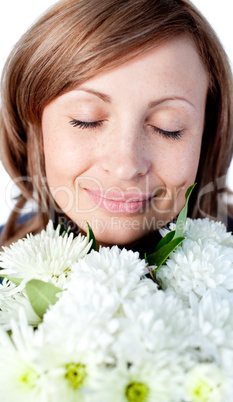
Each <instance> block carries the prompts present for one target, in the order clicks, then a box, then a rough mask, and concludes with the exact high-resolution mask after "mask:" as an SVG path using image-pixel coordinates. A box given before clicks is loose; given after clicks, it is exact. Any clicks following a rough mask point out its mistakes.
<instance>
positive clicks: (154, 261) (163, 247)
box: [145, 184, 196, 272]
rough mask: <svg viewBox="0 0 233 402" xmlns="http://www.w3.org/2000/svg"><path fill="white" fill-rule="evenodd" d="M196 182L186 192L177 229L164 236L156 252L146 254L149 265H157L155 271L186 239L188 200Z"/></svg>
mask: <svg viewBox="0 0 233 402" xmlns="http://www.w3.org/2000/svg"><path fill="white" fill-rule="evenodd" d="M195 185H196V184H193V185H192V186H190V187H189V188H188V190H187V191H186V194H185V199H186V202H185V206H184V207H183V208H182V210H181V211H180V213H179V215H178V218H177V221H176V230H173V231H172V232H168V233H167V235H166V236H165V237H163V238H162V239H161V240H160V241H159V243H158V244H157V247H156V248H155V251H154V253H152V254H150V255H149V256H147V255H146V254H145V260H146V262H147V263H148V264H149V265H155V266H156V269H155V270H154V272H155V271H156V270H157V269H158V268H159V267H160V266H161V265H162V264H163V263H164V262H165V261H166V260H167V258H168V257H169V255H170V254H171V253H172V251H174V250H175V248H176V247H177V246H178V245H179V244H181V243H182V241H183V240H184V239H185V238H184V237H183V233H184V227H185V223H186V219H187V212H188V201H189V197H190V195H191V192H192V190H193V188H194V187H195Z"/></svg>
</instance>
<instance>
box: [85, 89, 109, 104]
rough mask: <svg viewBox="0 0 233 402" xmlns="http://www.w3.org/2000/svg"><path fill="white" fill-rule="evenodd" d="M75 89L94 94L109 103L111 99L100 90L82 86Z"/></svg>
mask: <svg viewBox="0 0 233 402" xmlns="http://www.w3.org/2000/svg"><path fill="white" fill-rule="evenodd" d="M77 91H84V92H87V93H88V94H91V95H95V96H97V97H98V98H100V99H101V100H102V101H104V102H106V103H111V101H112V99H111V97H110V96H109V95H106V94H103V93H102V92H98V91H94V89H88V88H84V87H82V88H78V89H77Z"/></svg>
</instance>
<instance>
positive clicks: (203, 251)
mask: <svg viewBox="0 0 233 402" xmlns="http://www.w3.org/2000/svg"><path fill="white" fill-rule="evenodd" d="M205 228H206V232H205ZM198 233H199V237H198ZM185 236H186V238H185V240H184V241H183V243H182V244H181V245H180V246H178V247H177V249H176V250H175V251H174V252H173V253H171V254H170V256H169V258H168V260H167V261H166V264H165V265H163V266H161V267H160V269H159V270H158V271H157V273H156V278H157V280H158V282H159V283H160V285H161V286H162V288H163V289H164V290H166V289H167V290H168V291H174V292H175V293H176V294H177V295H179V296H180V297H181V298H182V299H183V301H185V302H186V303H189V295H190V292H193V293H195V294H196V296H197V297H198V298H199V299H200V298H201V297H202V296H203V295H204V294H205V292H206V291H207V290H208V289H215V290H216V291H217V292H219V293H222V294H224V292H225V293H229V292H233V236H231V234H230V233H226V229H225V226H223V225H221V224H219V223H215V222H209V221H208V219H204V221H202V220H196V221H191V220H188V224H187V229H186V232H185Z"/></svg>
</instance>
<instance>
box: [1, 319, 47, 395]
mask: <svg viewBox="0 0 233 402" xmlns="http://www.w3.org/2000/svg"><path fill="white" fill-rule="evenodd" d="M11 327H12V335H11V337H10V336H9V335H8V333H7V332H5V331H4V330H3V329H2V328H0V372H1V375H0V395H1V400H2V401H4V402H13V401H17V402H18V401H19V402H26V401H28V402H31V401H40V402H47V399H45V398H44V389H45V383H44V377H43V372H42V370H41V367H40V365H39V364H38V352H37V346H38V343H37V340H36V333H34V332H33V330H32V328H31V327H29V326H28V325H27V323H26V320H25V318H24V317H23V316H22V315H21V317H20V319H19V324H16V323H12V325H11Z"/></svg>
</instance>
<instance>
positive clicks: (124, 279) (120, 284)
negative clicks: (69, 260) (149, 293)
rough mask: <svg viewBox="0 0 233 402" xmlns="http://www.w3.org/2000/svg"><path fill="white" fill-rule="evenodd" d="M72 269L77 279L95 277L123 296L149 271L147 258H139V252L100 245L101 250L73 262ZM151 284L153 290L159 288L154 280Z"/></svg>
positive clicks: (87, 279)
mask: <svg viewBox="0 0 233 402" xmlns="http://www.w3.org/2000/svg"><path fill="white" fill-rule="evenodd" d="M71 269H72V271H73V272H75V277H76V278H77V279H78V278H79V277H84V276H85V277H86V281H89V280H92V279H93V278H94V280H95V281H98V282H100V283H103V284H106V285H107V286H108V287H110V288H111V289H113V290H116V291H117V292H119V295H120V296H121V297H127V295H128V294H129V293H130V292H131V291H132V290H133V289H134V288H135V287H136V286H138V284H139V283H140V278H141V276H143V275H144V274H145V272H146V271H147V268H146V263H145V260H141V259H140V258H139V253H137V252H133V251H131V250H126V249H123V250H120V249H119V248H118V247H117V246H114V247H112V248H111V249H110V248H108V247H100V250H99V252H97V251H93V250H92V251H91V253H90V254H88V255H86V256H85V257H84V258H83V259H82V260H79V261H78V262H77V263H74V264H72V266H71ZM72 277H73V276H72ZM71 282H72V281H71ZM150 285H151V289H152V288H153V291H154V290H155V289H156V288H157V286H156V285H155V284H154V283H153V282H152V281H150ZM69 286H72V284H71V285H69ZM148 286H149V285H148Z"/></svg>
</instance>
